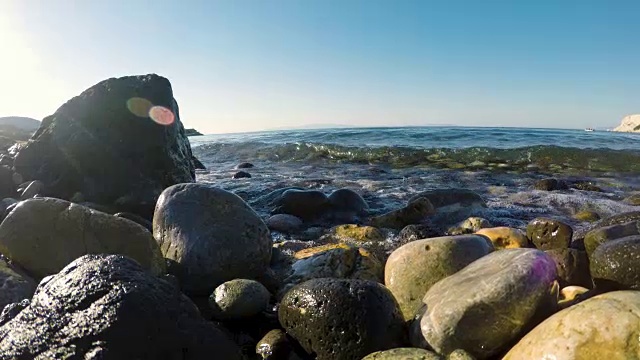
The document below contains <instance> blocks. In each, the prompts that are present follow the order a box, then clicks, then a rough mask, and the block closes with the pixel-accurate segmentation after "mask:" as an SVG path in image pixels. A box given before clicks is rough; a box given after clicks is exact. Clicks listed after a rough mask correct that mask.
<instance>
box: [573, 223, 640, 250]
mask: <svg viewBox="0 0 640 360" xmlns="http://www.w3.org/2000/svg"><path fill="white" fill-rule="evenodd" d="M634 235H640V221H630V222H627V223H622V224H615V225H610V226H605V227H599V228H596V229H594V230H591V231H589V232H588V233H586V234H585V236H584V247H585V249H586V250H587V254H588V255H589V256H591V254H592V253H593V252H594V251H595V250H596V249H597V248H598V246H600V245H602V244H604V243H605V242H608V241H611V240H615V239H620V238H623V237H627V236H634Z"/></svg>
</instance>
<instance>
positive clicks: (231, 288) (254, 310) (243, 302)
mask: <svg viewBox="0 0 640 360" xmlns="http://www.w3.org/2000/svg"><path fill="white" fill-rule="evenodd" d="M270 297H271V294H269V291H268V290H267V289H266V288H265V287H264V285H262V284H261V283H259V282H257V281H255V280H248V279H234V280H230V281H227V282H225V283H222V284H220V285H219V286H218V287H217V288H216V289H215V290H214V291H213V294H211V296H210V297H209V305H210V306H211V308H212V309H213V317H214V318H215V319H218V320H235V319H243V318H248V317H251V316H255V315H258V314H259V313H261V312H262V311H265V310H266V309H267V305H268V304H269V298H270Z"/></svg>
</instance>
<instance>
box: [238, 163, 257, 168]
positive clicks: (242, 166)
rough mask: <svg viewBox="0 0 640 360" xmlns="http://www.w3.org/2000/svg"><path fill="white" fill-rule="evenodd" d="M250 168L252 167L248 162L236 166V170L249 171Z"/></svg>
mask: <svg viewBox="0 0 640 360" xmlns="http://www.w3.org/2000/svg"><path fill="white" fill-rule="evenodd" d="M252 167H253V164H252V163H249V162H243V163H240V164H238V165H236V169H251V168H252Z"/></svg>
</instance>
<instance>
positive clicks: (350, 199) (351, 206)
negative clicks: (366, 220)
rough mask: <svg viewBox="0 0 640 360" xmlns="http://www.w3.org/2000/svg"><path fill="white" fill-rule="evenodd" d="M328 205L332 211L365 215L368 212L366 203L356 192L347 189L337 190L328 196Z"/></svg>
mask: <svg viewBox="0 0 640 360" xmlns="http://www.w3.org/2000/svg"><path fill="white" fill-rule="evenodd" d="M329 203H330V204H331V206H332V207H333V210H334V211H337V212H347V213H353V214H355V215H362V214H366V212H367V211H368V210H369V205H367V202H366V201H365V200H364V199H363V198H362V196H360V194H358V193H357V192H355V191H353V190H349V189H338V190H336V191H334V192H332V193H331V194H330V195H329Z"/></svg>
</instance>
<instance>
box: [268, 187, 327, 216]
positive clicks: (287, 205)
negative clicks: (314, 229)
mask: <svg viewBox="0 0 640 360" xmlns="http://www.w3.org/2000/svg"><path fill="white" fill-rule="evenodd" d="M274 205H275V209H274V210H273V211H272V213H273V214H289V215H294V216H297V217H299V218H301V219H302V220H313V219H317V218H320V217H322V216H323V215H324V214H325V212H326V211H327V210H329V208H330V204H329V199H328V198H327V196H326V195H325V194H324V193H323V192H321V191H317V190H296V189H289V190H286V191H285V192H283V193H282V194H281V195H280V197H279V198H277V199H276V200H275V201H274Z"/></svg>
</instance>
